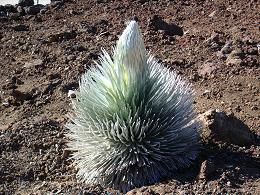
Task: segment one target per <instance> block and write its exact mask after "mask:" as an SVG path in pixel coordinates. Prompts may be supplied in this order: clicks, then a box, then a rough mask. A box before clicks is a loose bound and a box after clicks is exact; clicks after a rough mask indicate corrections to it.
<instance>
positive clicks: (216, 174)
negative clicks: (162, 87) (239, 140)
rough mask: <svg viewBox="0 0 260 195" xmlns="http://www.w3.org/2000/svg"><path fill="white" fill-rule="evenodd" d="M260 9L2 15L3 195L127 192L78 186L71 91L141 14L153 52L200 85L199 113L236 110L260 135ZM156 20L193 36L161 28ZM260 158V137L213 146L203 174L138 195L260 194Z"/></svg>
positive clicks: (73, 5)
mask: <svg viewBox="0 0 260 195" xmlns="http://www.w3.org/2000/svg"><path fill="white" fill-rule="evenodd" d="M259 10H260V4H259V2H258V1H254V0H251V1H244V0H237V1H232V0H216V1H210V0H191V1H185V0H173V1H168V0H157V1H156V0H154V1H148V0H136V1H127V0H124V1H112V0H74V1H68V2H66V3H65V4H64V5H58V6H49V7H48V9H47V11H46V12H45V13H41V14H40V13H39V14H37V15H25V16H20V17H18V18H17V17H16V18H12V17H5V16H0V67H1V68H0V194H46V193H57V194H59V193H60V194H116V193H118V192H117V191H115V190H113V189H103V188H102V187H100V186H88V185H85V184H81V183H79V182H77V180H76V179H75V174H76V170H75V169H74V167H73V166H72V165H71V164H72V161H71V160H70V159H69V157H70V152H68V151H66V150H64V149H65V148H66V141H67V138H66V137H65V134H66V131H67V130H66V128H65V127H64V125H65V124H66V122H67V120H68V118H67V116H66V114H67V113H69V112H70V110H71V106H70V98H69V97H68V91H69V90H75V89H77V88H78V80H79V78H80V75H82V74H83V73H84V72H85V71H87V69H88V67H89V66H90V65H92V64H93V60H96V59H97V57H98V54H99V53H100V51H101V48H102V47H103V48H105V49H107V50H109V51H111V47H112V46H113V45H115V43H116V40H117V39H118V35H120V34H121V32H122V30H123V29H124V27H125V23H126V22H127V21H128V20H130V19H131V18H133V17H134V16H135V17H137V18H138V20H139V24H140V27H141V29H142V32H143V35H144V39H145V44H146V46H147V49H149V50H150V51H151V52H152V53H154V54H155V55H156V57H157V58H159V59H161V61H162V62H163V63H164V64H165V65H167V66H169V67H170V68H172V69H175V70H176V71H177V72H178V73H179V74H181V75H183V77H184V78H185V79H186V80H188V81H190V82H191V83H192V84H193V88H194V90H195V91H196V97H195V101H194V105H195V107H196V109H197V111H198V113H203V112H205V111H207V110H208V109H216V108H218V109H221V110H223V111H228V112H229V111H230V112H233V113H234V115H235V116H236V117H238V118H239V119H241V120H242V121H243V122H244V123H245V124H246V125H248V127H249V128H250V130H251V131H252V132H254V133H255V134H258V135H259V134H260V111H259V110H260V103H259V102H260V66H259V61H260V58H259V55H260V48H259V47H260V45H259V44H260V40H259V38H260V29H259V21H260V16H259ZM155 15H158V16H160V17H161V18H162V19H163V20H164V21H166V22H168V23H174V24H176V25H178V26H180V27H182V28H183V31H184V35H183V36H179V35H173V34H174V33H173V34H172V32H173V30H174V29H168V30H169V31H171V32H170V33H169V32H168V31H167V28H168V27H167V26H166V29H161V30H160V28H159V29H158V28H157V27H156V24H154V23H156V22H154V20H157V18H158V17H156V16H155ZM161 22H162V21H161ZM159 23H160V22H159ZM176 34H178V32H176ZM180 35H181V34H180ZM229 43H232V44H229ZM224 46H225V48H224V49H223V47H224ZM259 156H260V144H259V139H258V141H257V142H256V143H254V144H252V145H250V146H245V147H241V146H236V145H232V144H228V143H224V142H222V143H215V144H213V143H207V144H206V143H205V144H204V147H203V150H202V152H201V155H200V157H199V158H198V161H197V162H195V164H194V166H193V167H191V168H190V169H188V170H185V171H181V172H180V173H176V174H175V175H174V176H173V177H172V178H166V179H165V181H162V182H161V183H157V184H155V185H152V186H145V187H142V188H139V189H134V190H132V191H130V192H129V194H172V193H174V194H207V193H208V194H227V193H228V194H260V160H259ZM202 162H203V163H202ZM200 170H201V171H200ZM201 175H204V176H201Z"/></svg>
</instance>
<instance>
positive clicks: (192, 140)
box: [67, 21, 199, 192]
mask: <svg viewBox="0 0 260 195" xmlns="http://www.w3.org/2000/svg"><path fill="white" fill-rule="evenodd" d="M192 96H193V91H192V90H191V88H190V85H189V84H187V83H186V82H184V81H183V80H181V78H180V77H179V76H178V75H177V74H176V73H175V72H172V71H170V70H169V69H167V68H166V67H164V66H163V65H161V64H160V63H158V61H157V60H156V59H155V58H154V57H153V56H151V55H149V54H148V53H147V51H146V49H145V46H144V42H143V39H142V35H141V33H140V30H139V27H138V24H137V22H136V21H131V22H130V23H129V24H128V26H127V27H126V29H125V30H124V32H123V34H122V35H121V37H120V38H119V41H118V42H117V45H116V47H115V48H114V51H113V55H112V57H110V55H109V54H108V53H107V52H106V51H104V50H103V53H102V54H101V56H100V59H99V62H96V66H93V67H92V68H90V69H89V70H88V71H87V72H86V73H85V74H84V75H83V76H82V78H81V80H80V83H79V90H78V92H77V93H76V98H75V99H74V100H72V105H73V113H72V114H71V115H70V118H71V122H70V123H69V124H68V125H67V127H68V128H69V130H70V131H69V134H68V136H69V138H70V141H69V143H68V146H69V149H70V150H73V151H74V152H73V156H72V158H73V159H74V162H75V166H76V168H77V169H78V173H77V176H78V177H79V178H80V179H81V180H82V181H84V182H86V183H88V184H101V185H102V186H103V187H112V188H115V189H119V190H120V191H122V192H127V191H129V190H131V189H133V188H135V187H140V186H144V185H149V184H153V183H156V182H158V181H160V180H161V179H162V178H163V177H167V176H169V175H170V174H172V172H173V171H174V170H177V169H180V168H185V167H188V166H189V165H191V163H192V161H193V160H194V159H195V158H196V156H197V154H198V151H199V133H198V129H199V128H198V127H199V124H198V122H197V121H196V120H194V119H195V117H196V114H195V112H194V109H193V106H192V102H193V99H192Z"/></svg>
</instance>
